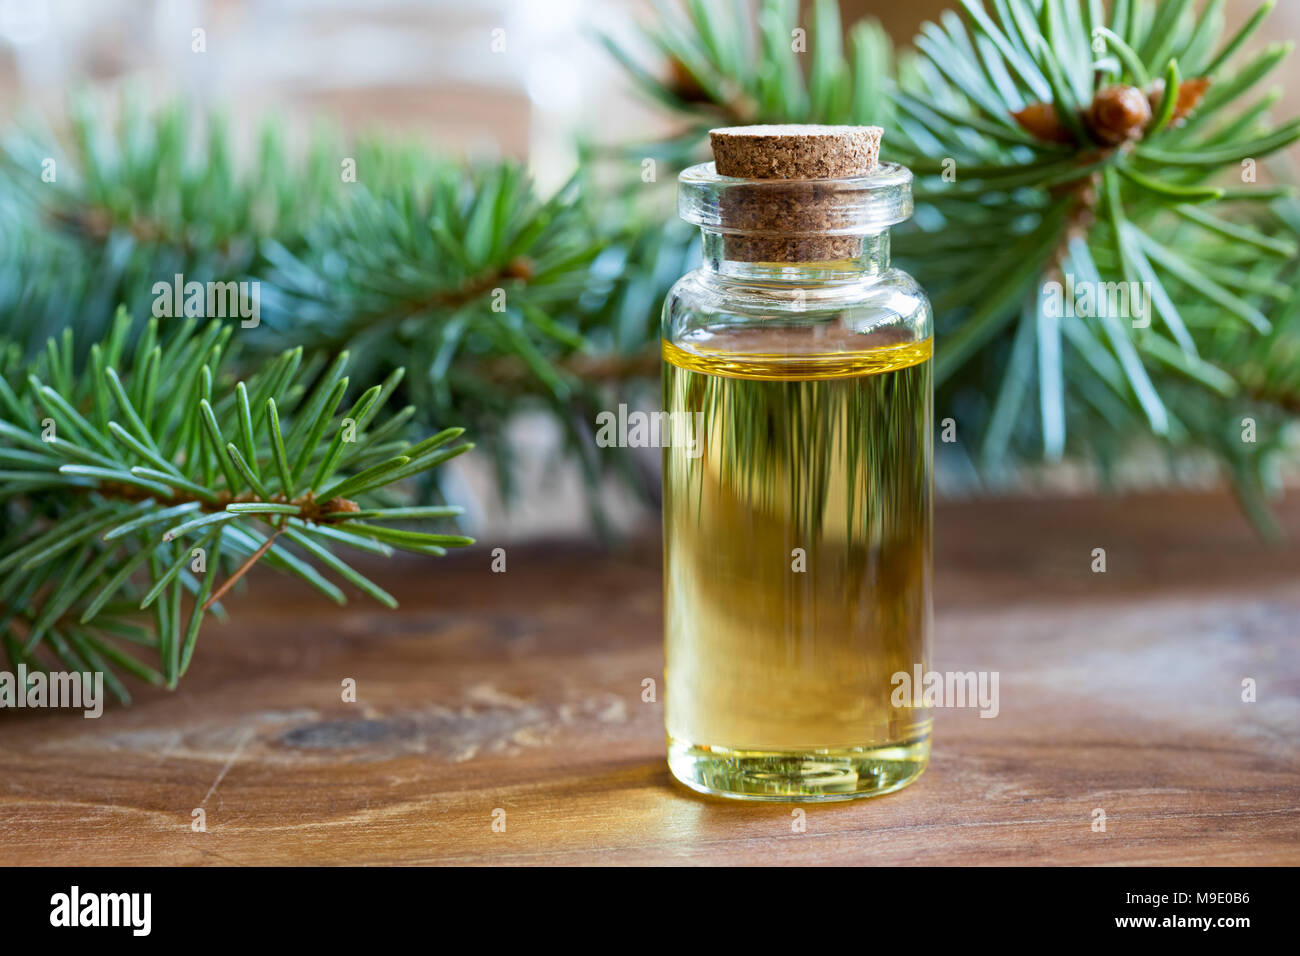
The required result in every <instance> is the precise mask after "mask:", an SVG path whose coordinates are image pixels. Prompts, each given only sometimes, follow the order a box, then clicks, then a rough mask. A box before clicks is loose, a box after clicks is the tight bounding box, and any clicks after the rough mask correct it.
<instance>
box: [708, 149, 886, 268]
mask: <svg viewBox="0 0 1300 956" xmlns="http://www.w3.org/2000/svg"><path fill="white" fill-rule="evenodd" d="M883 132H884V131H883V130H882V129H881V128H880V127H879V126H811V125H785V126H726V127H722V128H719V129H715V130H710V132H709V140H710V142H711V144H712V146H713V156H714V169H715V170H716V172H717V174H718V175H719V176H729V177H735V178H738V179H748V180H767V182H754V183H752V184H748V183H747V184H738V185H736V186H734V187H732V188H731V189H729V190H728V191H727V193H726V194H725V195H724V196H723V197H722V198H721V199H720V201H719V213H720V216H721V219H722V224H723V225H724V226H725V232H726V233H727V235H726V237H725V240H724V254H725V255H726V256H727V258H729V259H735V260H738V261H741V262H822V261H834V260H841V259H851V258H856V257H857V256H859V255H861V252H862V236H861V235H845V234H844V232H845V228H844V227H845V221H846V218H848V213H847V209H846V204H847V202H848V201H849V197H847V196H846V193H845V191H844V190H842V189H840V188H838V186H839V184H838V183H837V182H836V181H837V180H846V179H855V178H860V177H865V176H870V175H871V174H873V173H874V172H876V169H877V160H878V158H879V156H880V139H881V136H882V135H883Z"/></svg>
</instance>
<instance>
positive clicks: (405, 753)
mask: <svg viewBox="0 0 1300 956" xmlns="http://www.w3.org/2000/svg"><path fill="white" fill-rule="evenodd" d="M1283 514H1284V520H1285V523H1286V525H1287V526H1288V527H1289V528H1290V529H1291V530H1292V533H1293V535H1294V536H1295V537H1296V538H1298V539H1300V504H1298V503H1297V502H1296V501H1295V500H1294V499H1293V501H1292V502H1291V504H1289V505H1288V506H1287V507H1286V508H1285V510H1284V512H1283ZM937 529H938V530H937V534H936V547H937V555H938V557H937V590H936V595H937V634H936V642H935V644H936V660H935V665H934V666H936V667H937V668H939V669H943V670H971V669H989V670H998V671H1000V673H1001V714H1000V715H999V716H998V717H997V718H995V719H991V720H990V719H981V718H979V717H978V716H977V715H976V714H975V712H973V711H940V712H939V713H938V718H937V722H936V728H935V750H934V758H933V761H932V763H931V765H930V769H929V770H928V771H927V772H926V773H925V775H924V776H923V777H922V778H921V779H920V780H919V781H918V782H917V783H916V784H914V785H913V786H912V787H910V788H907V789H906V790H903V791H901V792H900V793H897V794H893V795H890V796H886V797H883V798H879V799H874V800H867V801H858V802H854V803H847V804H844V803H841V804H832V805H828V806H823V807H814V806H808V807H807V808H806V820H805V823H806V830H804V832H795V830H794V828H793V827H792V823H793V822H794V821H795V819H796V818H795V817H794V816H792V809H793V808H792V807H791V806H790V805H781V804H775V805H772V804H769V805H752V804H744V805H742V804H736V803H731V802H727V801H721V800H714V799H708V798H704V797H699V796H696V795H694V794H692V793H691V792H689V791H687V790H685V789H684V788H682V787H680V786H678V785H676V784H675V783H673V782H672V781H671V780H670V778H669V776H668V772H667V770H666V768H665V765H664V760H663V752H662V748H663V732H662V718H663V713H662V703H643V702H642V700H641V682H642V680H643V679H644V678H646V677H653V678H655V679H656V680H657V681H658V682H659V683H660V685H662V656H661V651H660V627H661V618H660V591H659V588H660V574H659V568H658V560H659V556H658V552H657V542H656V541H655V540H654V539H649V540H647V541H646V542H644V543H642V544H640V545H636V546H629V547H628V548H626V549H624V550H623V551H621V552H619V553H617V554H611V553H605V552H602V551H600V550H598V549H596V548H594V547H588V546H578V545H572V544H567V545H561V544H557V545H550V546H542V545H537V546H530V547H518V548H511V549H509V551H508V565H507V567H508V570H507V572H506V573H505V574H493V573H490V572H489V570H488V566H489V561H490V558H489V555H488V553H487V550H486V549H479V550H475V551H473V552H470V553H467V554H463V555H458V556H456V557H454V558H449V559H444V560H440V561H439V560H432V559H430V560H412V561H405V562H402V563H400V564H398V565H395V566H393V567H391V568H389V569H388V571H387V572H382V571H381V572H377V573H381V574H384V575H385V576H383V577H381V580H383V581H384V582H385V584H388V585H389V586H390V587H392V588H393V590H394V591H395V592H396V593H397V595H398V597H399V598H400V599H401V601H402V609H401V610H400V611H398V612H388V611H385V610H383V609H382V608H378V607H376V606H374V605H373V604H369V603H367V602H366V600H365V599H363V598H360V597H358V598H356V599H355V600H354V601H353V602H352V603H351V604H350V605H349V606H348V607H347V608H344V609H337V608H333V607H332V606H330V605H328V604H327V603H326V602H324V601H323V600H317V598H316V597H315V595H314V594H312V593H308V592H306V591H305V589H302V588H299V587H298V586H297V585H296V583H294V582H292V581H290V582H287V583H286V581H285V579H283V578H281V577H279V576H275V575H271V576H261V577H256V578H254V580H253V587H252V591H251V593H249V594H247V595H245V596H244V598H243V599H242V600H241V601H238V602H231V608H232V619H231V621H230V622H229V623H227V624H225V625H215V624H214V625H211V626H209V628H208V629H207V630H206V631H205V632H204V635H203V637H202V638H201V640H200V644H199V648H198V653H197V659H196V663H195V666H194V667H193V669H192V670H191V673H190V675H189V676H188V677H187V678H186V679H185V681H184V682H183V683H182V685H181V688H180V690H179V691H177V692H175V693H172V694H167V693H165V692H161V691H153V690H145V691H142V692H141V694H140V695H139V698H138V700H137V703H136V704H135V706H134V707H132V708H130V709H122V708H120V707H114V708H112V709H111V710H110V711H109V712H107V713H106V714H105V715H104V717H103V718H102V719H100V720H85V719H83V718H81V717H80V715H70V714H66V713H48V712H45V713H36V712H21V713H15V712H8V713H6V714H4V715H3V717H0V727H3V736H2V737H0V741H2V742H0V863H4V864H13V863H58V864H106V863H118V864H157V863H163V864H205V863H206V864H272V863H338V864H379V863H460V864H480V863H491V864H532V863H544V864H584V863H597V864H673V863H841V864H842V863H903V864H906V863H948V864H966V863H977V864H1004V863H1081V864H1124V863H1129V864H1171V863H1190V864H1211V863H1214V864H1265V863H1267V864H1284V863H1285V864H1292V865H1294V864H1297V863H1300V752H1298V751H1300V654H1298V653H1297V650H1298V649H1300V638H1298V634H1300V546H1297V545H1295V544H1292V545H1287V546H1282V547H1277V548H1268V547H1265V546H1263V545H1261V544H1260V543H1259V541H1258V540H1257V539H1256V538H1255V537H1254V535H1253V533H1252V532H1251V530H1250V529H1249V528H1248V527H1247V526H1246V525H1245V523H1244V522H1243V521H1242V520H1241V518H1240V517H1239V516H1238V514H1237V512H1236V510H1235V507H1234V506H1233V504H1232V503H1231V501H1229V500H1228V499H1227V498H1226V497H1221V496H1186V495H1184V496H1178V497H1172V498H1170V497H1151V498H1130V499H1126V500H1111V501H1096V500H1085V501H1029V502H993V503H989V502H978V503H965V504H950V505H945V506H942V507H941V508H940V509H939V512H938V516H937ZM485 544H486V545H487V547H491V543H490V542H486V543H485ZM1098 547H1102V548H1105V549H1106V553H1107V565H1108V570H1107V573H1105V574H1094V573H1092V572H1091V571H1090V569H1089V567H1090V563H1091V560H1092V558H1091V552H1092V549H1093V548H1098ZM348 677H351V678H354V679H355V680H356V681H357V688H358V693H359V701H358V702H357V703H355V704H347V703H343V702H342V701H341V699H340V696H341V695H340V686H341V682H342V681H343V679H344V678H348ZM1247 677H1251V678H1254V679H1255V680H1256V682H1257V684H1258V698H1259V699H1258V701H1257V702H1256V703H1252V704H1247V703H1242V702H1241V699H1240V697H1241V682H1242V680H1243V678H1247ZM1098 807H1100V808H1102V809H1104V810H1105V813H1106V817H1107V821H1106V831H1105V832H1104V833H1099V832H1093V830H1092V827H1091V821H1092V816H1091V815H1092V811H1093V810H1094V808H1098ZM195 808H202V809H203V810H204V811H205V814H206V821H207V832H206V833H196V832H192V830H191V826H190V825H191V819H192V811H193V810H194V809H195ZM497 808H501V809H503V810H505V814H506V816H505V822H506V828H505V832H494V831H493V829H492V820H493V811H494V809H497Z"/></svg>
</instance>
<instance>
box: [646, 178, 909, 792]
mask: <svg viewBox="0 0 1300 956" xmlns="http://www.w3.org/2000/svg"><path fill="white" fill-rule="evenodd" d="M911 183H912V176H911V173H910V172H909V171H908V170H907V169H905V168H903V167H901V166H897V165H892V164H880V165H878V166H876V167H875V171H874V172H872V173H871V174H870V175H867V176H861V177H855V178H846V179H823V180H799V181H796V180H766V179H764V180H757V179H736V178H731V177H727V176H720V175H719V174H718V173H717V172H716V170H715V166H714V164H713V163H704V164H701V165H698V166H694V167H692V168H690V169H688V170H686V171H685V172H683V173H682V174H681V177H680V182H679V199H678V205H679V212H680V214H681V216H682V218H683V219H685V220H686V221H688V222H692V223H695V224H697V225H699V226H700V228H701V230H702V232H703V252H704V255H703V260H704V261H703V265H702V267H701V268H699V269H697V270H696V271H694V272H691V273H690V274H688V275H686V276H685V277H683V278H682V279H681V280H679V281H678V282H677V284H676V285H675V286H674V287H673V289H672V291H671V292H670V293H669V295H668V299H667V301H666V303H665V305H664V310H663V321H662V343H661V344H662V351H663V358H664V366H663V401H664V409H665V411H667V412H668V413H670V414H669V419H668V421H670V422H671V423H673V425H674V427H673V435H672V440H671V441H666V442H664V443H663V444H664V445H665V447H664V455H663V464H664V477H663V481H664V501H663V509H664V615H665V661H666V668H665V677H666V692H665V705H666V723H667V737H668V751H669V765H670V767H671V769H672V772H673V774H674V776H676V777H677V779H678V780H680V781H681V782H683V783H685V784H686V785H687V786H689V787H692V788H694V789H696V790H700V791H703V792H707V793H713V794H718V795H722V796H729V797H737V798H743V799H753V800H791V801H799V802H806V801H814V800H835V799H847V798H851V797H859V796H871V795H876V794H881V793H887V792H889V791H891V790H896V789H898V788H900V787H903V786H905V785H906V784H908V783H910V782H911V781H912V780H914V779H916V777H917V776H919V775H920V773H921V772H922V770H924V768H925V765H926V763H927V761H928V759H929V753H930V724H931V719H930V713H929V711H928V710H927V709H926V708H924V707H920V706H913V702H912V701H911V700H910V699H900V698H903V697H904V696H905V695H902V694H898V693H896V692H895V691H896V688H897V687H898V686H901V684H900V679H899V678H897V677H896V676H895V675H897V674H900V673H906V674H907V675H909V677H911V676H912V675H913V674H914V673H916V672H917V668H918V667H919V669H920V670H919V672H920V673H925V671H926V669H927V666H928V658H929V643H930V631H931V623H932V611H931V574H932V570H931V568H932V562H931V498H932V457H933V448H932V430H931V428H932V425H931V416H932V407H933V398H932V396H933V387H932V382H931V361H930V358H931V336H932V316H931V310H930V305H929V302H928V301H927V299H926V297H925V294H924V293H923V292H922V290H921V288H920V287H919V286H918V285H917V283H916V282H915V281H914V280H913V279H912V278H911V277H910V276H908V275H906V274H905V273H903V272H901V271H899V270H897V269H894V268H892V267H891V266H890V261H889V239H890V236H889V227H890V226H891V225H894V224H896V223H899V222H902V221H903V220H905V219H907V218H908V217H909V216H910V215H911V211H912V198H911Z"/></svg>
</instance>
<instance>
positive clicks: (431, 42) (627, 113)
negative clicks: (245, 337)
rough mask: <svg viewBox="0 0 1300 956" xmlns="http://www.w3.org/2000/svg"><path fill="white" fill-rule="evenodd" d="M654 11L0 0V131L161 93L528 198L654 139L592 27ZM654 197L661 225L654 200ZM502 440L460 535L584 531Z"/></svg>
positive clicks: (1297, 80) (492, 2)
mask: <svg viewBox="0 0 1300 956" xmlns="http://www.w3.org/2000/svg"><path fill="white" fill-rule="evenodd" d="M840 6H841V13H842V19H843V22H844V23H846V24H849V23H853V22H855V21H856V20H857V19H858V18H860V17H863V16H873V17H876V18H878V19H879V20H880V21H881V22H882V24H883V25H884V27H885V28H886V29H887V31H888V32H889V33H890V34H891V35H892V36H893V37H894V39H895V41H896V42H898V43H900V44H903V43H905V42H906V41H907V39H908V38H909V37H911V36H912V35H913V34H914V33H915V31H916V30H917V28H918V26H919V25H920V24H921V22H922V21H924V20H926V19H931V18H934V17H936V16H937V15H938V14H939V13H940V12H941V11H942V10H944V9H948V8H950V7H951V6H952V4H950V3H948V2H945V0H909V2H908V3H897V2H893V0H889V2H884V0H843V2H842V3H841V4H840ZM1256 8H1257V3H1256V2H1255V0H1227V3H1226V6H1225V12H1226V14H1227V19H1228V30H1229V31H1232V30H1234V29H1236V27H1237V26H1239V25H1240V24H1241V23H1242V22H1243V21H1244V20H1246V19H1247V18H1248V17H1249V16H1250V14H1251V13H1252V12H1253V11H1254V10H1255V9H1256ZM654 15H655V12H654V7H653V5H652V4H650V3H643V2H638V0H545V2H539V0H475V2H472V3H469V2H455V0H0V123H2V124H5V125H8V124H10V123H12V122H14V121H15V120H18V119H20V118H21V117H22V116H23V115H25V114H27V113H35V114H40V115H42V116H44V117H48V118H52V119H53V122H54V124H55V126H56V127H57V125H58V122H59V117H60V116H62V115H63V114H64V112H65V110H66V107H67V104H68V99H67V96H68V93H69V92H70V91H75V90H79V89H82V88H85V87H90V88H92V89H95V90H102V91H104V92H106V93H109V94H114V93H116V92H119V91H126V90H133V91H135V92H137V93H141V92H142V93H143V95H144V97H145V99H146V100H147V101H153V102H156V103H163V102H166V101H168V100H170V99H173V98H175V97H178V96H179V97H184V98H186V99H188V100H189V101H192V102H195V103H198V104H202V105H204V106H209V107H214V108H216V107H220V108H221V109H223V110H224V111H225V112H227V113H228V114H229V115H230V116H231V117H232V118H233V119H234V121H235V127H236V130H237V131H239V132H242V133H243V134H244V135H246V136H247V137H248V141H249V142H251V140H252V137H253V134H254V129H255V121H257V120H258V119H260V118H262V117H264V116H266V115H267V114H268V113H270V114H274V115H277V116H279V117H282V118H283V123H284V126H285V128H286V129H287V130H289V131H290V133H291V134H292V136H293V137H294V138H297V139H299V140H301V141H304V142H305V141H306V139H307V137H308V136H309V134H310V132H311V130H312V129H313V127H315V126H317V125H318V124H320V123H322V122H325V123H328V124H331V125H333V126H336V127H338V128H340V129H341V130H343V131H344V132H345V133H354V132H360V131H366V132H370V131H379V132H381V133H383V134H385V135H388V134H394V133H396V134H402V135H404V136H411V137H414V138H416V139H418V140H420V141H423V142H425V143H427V144H429V145H430V146H432V147H433V148H434V149H436V150H437V151H439V152H443V153H447V154H450V155H454V156H465V157H469V158H476V157H499V156H505V157H514V158H518V159H520V160H523V161H525V162H526V163H527V164H528V167H529V169H530V170H531V171H532V173H533V174H534V176H535V177H536V179H537V182H538V184H539V186H540V187H541V189H542V190H543V191H546V190H549V189H552V188H555V187H557V186H558V185H559V184H561V183H562V182H564V181H565V180H566V179H567V178H568V176H569V175H570V173H571V171H572V170H573V168H574V167H575V165H576V164H577V163H578V162H579V151H578V149H579V147H578V145H577V144H578V143H579V142H581V141H594V142H599V143H608V144H620V143H627V142H636V141H648V140H652V139H655V138H658V137H661V136H664V135H667V134H669V133H671V132H672V131H673V126H674V122H675V121H674V118H673V117H672V116H671V115H670V114H669V113H668V112H667V111H665V110H662V109H657V108H655V107H654V106H653V105H651V104H649V103H647V102H646V100H645V98H644V97H643V96H641V95H639V94H638V93H637V91H636V90H634V89H633V87H632V85H631V83H630V82H629V79H628V77H627V74H626V72H625V71H624V70H623V69H621V68H620V67H619V65H618V64H617V63H616V62H615V61H614V60H613V59H612V58H611V57H610V55H609V54H608V53H607V52H606V51H605V50H604V49H603V48H602V47H601V46H600V45H599V44H598V43H597V42H595V40H594V33H595V32H597V31H603V32H605V33H608V34H610V35H612V36H614V37H616V38H618V39H619V40H620V42H621V43H623V44H624V45H626V46H627V47H628V48H629V49H633V50H638V49H639V50H640V51H641V52H642V53H643V54H644V59H643V62H653V61H654V51H653V50H650V49H648V48H647V46H646V43H645V40H644V37H643V35H642V34H641V33H640V32H639V31H638V30H637V27H636V24H637V22H638V21H646V20H650V19H652V18H653V17H654ZM1297 34H1300V2H1295V0H1283V2H1282V3H1281V4H1280V7H1279V9H1277V10H1276V11H1275V12H1274V14H1273V16H1272V18H1271V20H1270V21H1269V25H1268V27H1267V29H1266V30H1264V31H1261V33H1260V34H1257V35H1256V36H1255V37H1253V38H1252V39H1251V41H1250V45H1251V46H1252V47H1261V46H1263V45H1265V44H1267V43H1270V42H1276V41H1278V40H1279V39H1286V38H1290V37H1294V36H1296V35H1297ZM1273 82H1275V83H1276V84H1277V85H1278V86H1280V87H1282V88H1283V89H1284V90H1285V91H1286V92H1285V94H1284V99H1283V100H1282V104H1281V105H1280V106H1279V108H1278V110H1277V114H1278V115H1280V116H1288V115H1295V114H1296V113H1300V57H1291V58H1289V59H1288V60H1287V61H1286V62H1285V63H1284V64H1283V67H1282V70H1281V71H1279V73H1278V74H1275V76H1274V77H1273ZM1291 155H1292V157H1300V152H1297V150H1296V148H1294V147H1293V148H1292V150H1291ZM660 192H661V195H662V203H663V205H664V209H663V216H664V218H665V219H667V218H670V217H671V216H672V215H673V211H674V208H675V206H674V200H673V196H672V191H671V189H664V190H661V191H660ZM510 429H511V431H512V432H513V433H514V434H515V438H516V448H517V449H518V452H519V455H520V460H519V469H520V473H521V475H522V476H523V477H522V480H521V481H520V482H519V484H520V486H521V487H524V488H526V489H529V490H528V492H527V493H525V494H523V495H521V496H520V497H519V499H518V500H517V501H515V502H514V503H513V504H511V506H510V507H509V508H506V507H504V506H503V503H502V500H501V499H500V498H499V496H498V492H497V489H496V486H495V484H494V482H493V481H492V480H491V470H492V469H491V466H490V464H489V463H488V462H486V461H484V460H482V459H481V458H479V459H476V458H474V457H473V456H469V457H467V458H465V459H461V460H458V461H457V462H455V463H453V469H452V471H451V472H450V479H449V480H450V482H451V487H449V488H446V489H444V490H445V491H446V492H447V494H448V496H449V497H454V498H455V499H456V500H457V501H459V502H461V503H465V504H467V505H468V506H469V507H470V522H469V523H470V525H471V529H470V530H472V531H473V532H474V533H476V534H478V535H480V536H487V537H502V536H508V537H512V538H517V537H524V538H527V537H533V536H537V535H543V534H549V533H555V532H565V531H571V530H573V529H574V528H585V527H587V525H588V520H589V519H588V517H587V509H586V508H585V506H584V504H583V500H584V494H585V492H584V490H583V482H582V479H581V477H580V475H579V473H578V466H577V465H576V464H574V463H573V462H571V461H565V460H564V459H563V457H562V456H555V455H554V454H553V451H554V447H555V442H556V436H555V435H554V434H552V431H553V429H554V425H553V423H552V422H551V421H550V419H549V418H548V417H547V416H545V415H539V416H537V417H536V418H532V417H529V416H528V415H526V414H525V415H523V416H521V417H520V418H519V419H518V420H516V421H513V422H511V424H510ZM471 437H472V436H471ZM654 455H655V453H654V452H653V450H651V453H650V455H648V456H646V462H645V466H646V467H647V468H650V469H652V468H653V467H654V466H653V461H652V459H653V457H654ZM1179 467H1180V468H1181V469H1182V470H1181V472H1180V474H1179V475H1178V479H1179V480H1180V481H1182V482H1184V483H1187V484H1191V485H1208V484H1215V483H1217V482H1218V481H1219V480H1220V479H1219V472H1218V470H1217V469H1216V467H1215V466H1214V465H1213V463H1212V462H1209V461H1204V462H1198V461H1197V460H1196V459H1195V458H1194V457H1193V458H1191V459H1189V460H1187V461H1184V462H1182V463H1181V465H1180V466H1179ZM1118 475H1119V480H1120V483H1121V484H1127V485H1131V486H1139V487H1140V486H1142V485H1144V484H1147V483H1152V482H1155V483H1159V482H1164V481H1166V480H1168V477H1169V476H1168V474H1167V472H1165V471H1163V470H1161V469H1153V468H1152V467H1150V463H1149V462H1144V461H1143V460H1142V458H1141V456H1137V457H1136V458H1135V459H1134V460H1133V461H1132V462H1131V463H1129V464H1128V465H1126V466H1125V467H1123V468H1121V469H1120V470H1119V472H1118ZM938 479H939V482H940V487H941V489H945V490H946V491H947V492H948V493H949V494H963V493H965V491H966V490H967V488H968V486H967V484H965V483H964V482H962V481H961V480H957V479H955V478H954V477H953V476H951V475H945V474H944V472H943V471H942V469H941V471H940V474H939V475H938ZM950 479H951V480H950ZM1026 481H1027V482H1028V484H1029V485H1031V486H1032V487H1034V488H1048V489H1050V490H1051V491H1052V492H1053V493H1061V492H1074V491H1087V490H1091V489H1093V488H1094V487H1095V479H1094V478H1093V477H1092V475H1091V473H1090V472H1088V471H1087V470H1081V469H1079V468H1077V467H1074V466H1072V465H1070V464H1069V463H1068V462H1067V463H1065V464H1056V465H1053V466H1051V467H1042V468H1036V469H1035V470H1034V473H1033V475H1032V476H1030V477H1028V478H1027V479H1026ZM604 493H605V496H606V498H607V501H606V502H605V503H606V506H607V507H608V509H609V511H610V513H611V514H612V515H613V516H614V520H615V523H616V524H618V525H621V526H623V527H633V526H638V525H639V526H646V527H649V526H652V525H653V524H654V522H656V521H657V520H658V519H657V515H656V514H654V513H652V511H651V509H648V508H646V507H645V505H644V503H638V502H637V501H636V500H635V496H633V495H631V494H629V493H628V492H627V491H626V490H625V489H624V488H623V487H622V486H619V485H617V484H616V483H611V484H610V487H608V488H607V489H606V490H605V492H604Z"/></svg>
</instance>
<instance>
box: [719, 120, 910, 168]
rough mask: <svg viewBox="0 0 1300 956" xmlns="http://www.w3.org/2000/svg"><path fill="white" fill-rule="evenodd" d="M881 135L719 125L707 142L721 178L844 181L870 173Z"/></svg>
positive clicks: (874, 129) (877, 131)
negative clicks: (711, 148)
mask: <svg viewBox="0 0 1300 956" xmlns="http://www.w3.org/2000/svg"><path fill="white" fill-rule="evenodd" d="M883 135H884V130H882V129H881V128H880V127H879V126H811V125H798V124H787V125H784V126H723V127H720V128H718V129H714V130H710V131H709V143H710V144H711V145H712V146H713V159H714V167H715V168H716V169H717V171H718V174H719V175H721V176H735V177H737V178H740V179H849V178H852V177H855V176H869V175H871V173H873V172H874V171H875V169H876V160H877V159H878V158H879V157H880V138H881V136H883Z"/></svg>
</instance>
